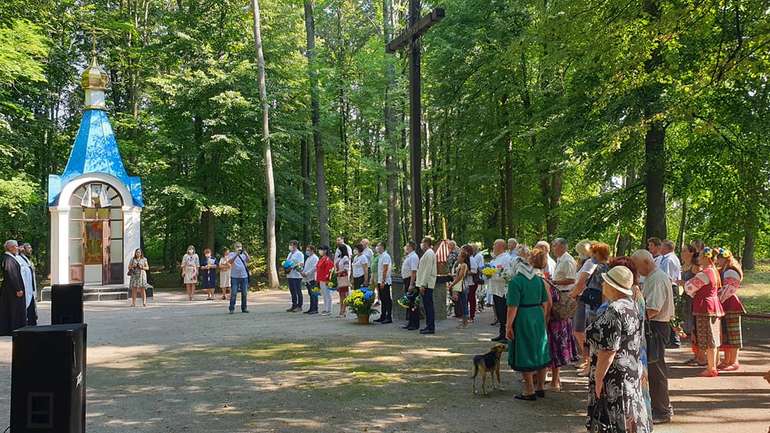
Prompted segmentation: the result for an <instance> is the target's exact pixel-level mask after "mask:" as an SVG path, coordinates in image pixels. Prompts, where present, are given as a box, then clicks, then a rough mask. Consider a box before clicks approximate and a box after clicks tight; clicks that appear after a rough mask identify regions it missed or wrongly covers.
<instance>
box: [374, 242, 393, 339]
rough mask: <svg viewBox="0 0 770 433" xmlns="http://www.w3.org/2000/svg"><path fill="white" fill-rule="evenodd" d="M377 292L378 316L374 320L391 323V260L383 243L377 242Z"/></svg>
mask: <svg viewBox="0 0 770 433" xmlns="http://www.w3.org/2000/svg"><path fill="white" fill-rule="evenodd" d="M376 248H377V254H379V259H377V294H378V295H379V296H380V305H381V308H382V310H381V313H380V318H379V319H377V320H375V322H379V323H382V324H388V323H393V298H392V297H391V296H390V286H391V284H393V280H392V279H391V274H392V272H393V260H392V259H391V258H390V254H388V252H387V251H386V250H385V244H384V243H382V242H379V243H378V244H377V247H376Z"/></svg>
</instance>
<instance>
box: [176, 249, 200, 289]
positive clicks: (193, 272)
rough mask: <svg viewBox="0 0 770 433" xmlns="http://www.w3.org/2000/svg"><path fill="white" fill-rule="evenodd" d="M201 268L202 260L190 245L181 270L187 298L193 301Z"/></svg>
mask: <svg viewBox="0 0 770 433" xmlns="http://www.w3.org/2000/svg"><path fill="white" fill-rule="evenodd" d="M199 266H200V259H198V255H197V254H195V247H194V246H192V245H190V246H189V247H187V254H185V255H184V256H183V257H182V264H181V265H179V268H180V269H181V270H182V278H184V287H185V289H187V298H188V299H189V300H190V301H192V300H193V295H194V294H195V285H196V284H198V267H199Z"/></svg>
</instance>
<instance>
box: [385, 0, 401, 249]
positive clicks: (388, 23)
mask: <svg viewBox="0 0 770 433" xmlns="http://www.w3.org/2000/svg"><path fill="white" fill-rule="evenodd" d="M382 11H383V12H382V23H383V26H382V27H383V32H382V33H383V37H384V39H385V43H386V44H387V43H388V42H390V40H391V39H392V38H393V27H394V26H393V4H392V0H383V2H382ZM395 87H396V68H395V65H394V64H393V60H392V58H391V56H387V57H386V59H385V113H384V116H385V143H386V149H385V170H386V171H387V173H388V178H387V188H388V250H389V251H390V253H391V254H393V256H394V259H395V262H396V263H400V260H399V258H400V256H401V236H400V235H401V232H400V231H399V227H398V221H399V215H398V214H399V209H398V178H399V176H398V165H397V163H396V158H397V155H398V140H396V139H395V136H394V135H395V134H394V133H395V131H396V113H395V107H394V106H393V93H394V89H395Z"/></svg>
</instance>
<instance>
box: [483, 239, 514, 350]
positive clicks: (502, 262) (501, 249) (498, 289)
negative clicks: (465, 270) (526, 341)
mask: <svg viewBox="0 0 770 433" xmlns="http://www.w3.org/2000/svg"><path fill="white" fill-rule="evenodd" d="M505 247H506V245H505V241H504V240H502V239H497V240H496V241H495V243H494V245H493V246H492V256H493V257H494V258H493V259H492V261H491V262H489V264H490V265H492V266H494V267H495V268H496V269H507V268H508V267H510V266H511V263H512V259H511V255H510V253H508V252H507V251H506V250H505ZM487 288H488V290H489V292H490V293H491V294H492V302H493V303H494V306H495V317H496V319H497V320H496V322H497V325H499V332H498V334H497V337H495V338H493V339H492V341H505V340H506V338H505V324H506V323H507V320H508V305H507V304H506V301H505V297H506V295H507V294H508V284H507V283H506V281H505V279H504V278H503V277H502V276H500V275H494V276H492V277H491V278H489V280H488V281H487Z"/></svg>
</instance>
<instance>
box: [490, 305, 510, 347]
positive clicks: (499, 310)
mask: <svg viewBox="0 0 770 433" xmlns="http://www.w3.org/2000/svg"><path fill="white" fill-rule="evenodd" d="M492 299H493V300H494V301H495V316H497V321H498V324H499V325H500V331H499V332H500V334H499V335H498V337H503V338H505V325H506V323H507V322H508V303H507V302H506V301H505V296H497V295H493V296H492Z"/></svg>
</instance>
